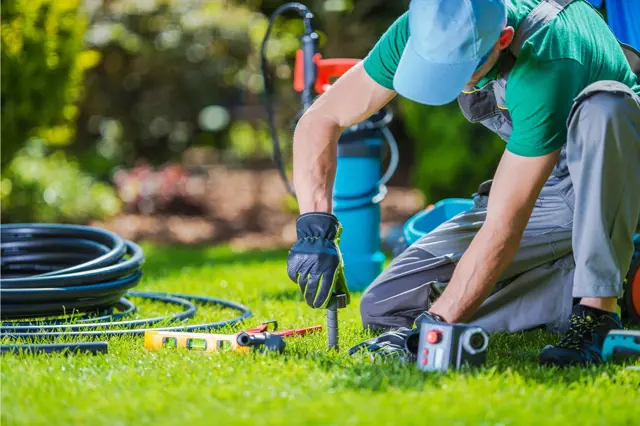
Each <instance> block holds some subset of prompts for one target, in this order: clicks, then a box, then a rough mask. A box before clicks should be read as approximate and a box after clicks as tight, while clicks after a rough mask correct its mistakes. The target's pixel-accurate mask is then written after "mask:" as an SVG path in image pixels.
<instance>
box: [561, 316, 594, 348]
mask: <svg viewBox="0 0 640 426" xmlns="http://www.w3.org/2000/svg"><path fill="white" fill-rule="evenodd" d="M569 322H570V325H569V330H567V333H566V334H565V335H564V337H563V338H562V340H561V341H560V344H559V345H558V346H561V347H564V348H567V349H576V350H580V348H581V346H582V345H583V343H584V341H585V339H586V337H587V336H588V335H591V333H593V331H594V330H595V328H596V326H597V321H596V320H595V319H594V318H593V317H592V316H591V315H587V316H582V315H571V318H570V320H569Z"/></svg>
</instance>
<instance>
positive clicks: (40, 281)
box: [0, 224, 252, 353]
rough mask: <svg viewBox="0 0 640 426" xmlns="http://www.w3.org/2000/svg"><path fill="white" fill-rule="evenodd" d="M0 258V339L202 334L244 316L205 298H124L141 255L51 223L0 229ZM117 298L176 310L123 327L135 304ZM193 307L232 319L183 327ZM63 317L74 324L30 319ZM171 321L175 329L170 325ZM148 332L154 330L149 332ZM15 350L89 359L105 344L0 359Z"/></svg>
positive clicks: (133, 247) (104, 234)
mask: <svg viewBox="0 0 640 426" xmlns="http://www.w3.org/2000/svg"><path fill="white" fill-rule="evenodd" d="M0 252H1V274H2V278H0V301H1V306H0V309H1V310H0V314H1V316H2V320H3V321H2V322H1V324H0V337H2V338H22V339H51V338H57V337H62V336H72V337H94V338H95V337H110V336H123V335H143V334H144V332H145V331H148V330H168V331H169V330H170V331H209V330H213V329H218V328H222V327H227V326H231V325H234V324H237V323H239V322H242V321H244V320H245V319H247V318H249V317H251V315H252V314H251V311H250V310H249V308H247V307H246V306H243V305H241V304H238V303H235V302H230V301H226V300H221V299H217V298H212V297H205V296H192V295H185V294H166V293H151V292H134V291H128V290H129V289H130V288H132V287H134V286H136V285H137V284H138V282H139V281H140V278H141V277H142V265H143V263H144V254H143V252H142V249H141V248H140V247H139V246H138V245H137V244H135V243H133V242H131V241H125V240H123V239H122V238H121V237H120V236H118V235H116V234H114V233H112V232H109V231H106V230H102V229H97V228H92V227H87V226H76V225H58V224H24V225H23V224H20V225H0ZM124 296H128V297H137V298H143V299H149V300H154V301H159V302H163V303H169V304H173V305H177V306H179V307H181V308H182V309H183V310H182V312H180V313H177V314H174V315H170V316H162V317H156V318H149V319H139V320H123V318H126V317H127V316H129V315H132V314H133V313H135V312H136V305H135V304H134V303H133V302H131V301H129V300H128V299H127V298H125V297H124ZM199 305H212V306H220V307H224V308H229V309H233V310H236V311H237V312H239V315H238V316H236V317H234V318H231V319H226V320H221V321H215V322H210V323H205V324H192V325H185V324H184V321H186V320H188V319H190V318H193V317H194V316H195V314H196V312H197V309H198V306H199ZM114 308H115V310H114ZM71 313H72V314H73V315H74V319H75V320H76V323H73V324H71V323H68V321H67V320H66V319H48V318H47V319H38V318H46V317H52V316H59V315H68V314H71ZM25 318H29V320H24V319H25ZM34 318H35V319H34ZM5 320H9V321H5ZM177 322H179V323H181V324H180V325H173V326H171V324H174V323H177ZM156 325H162V326H161V327H159V328H153V327H154V326H156ZM93 343H95V344H93ZM98 343H99V344H98ZM21 350H24V351H33V352H52V351H62V350H70V351H77V350H80V351H88V352H92V353H97V352H103V351H105V350H106V342H92V343H87V344H84V343H64V344H53V345H44V344H31V345H2V346H0V352H2V353H4V352H14V353H15V352H19V351H21Z"/></svg>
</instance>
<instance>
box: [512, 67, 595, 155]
mask: <svg viewBox="0 0 640 426" xmlns="http://www.w3.org/2000/svg"><path fill="white" fill-rule="evenodd" d="M514 71H515V70H514ZM515 74H516V75H512V76H509V83H508V86H507V87H508V88H507V94H506V101H507V106H508V107H509V113H510V114H511V120H512V122H513V131H512V133H511V137H510V138H509V141H508V142H507V150H508V151H509V152H512V153H514V154H516V155H521V156H525V157H540V156H543V155H546V154H549V153H551V152H553V151H555V150H557V149H558V148H560V147H562V145H564V143H565V142H566V140H567V124H566V122H567V117H568V116H569V112H570V111H571V107H572V105H573V101H574V99H575V98H576V96H578V94H579V93H580V91H581V89H582V88H583V87H584V85H585V81H586V79H587V73H586V70H585V69H584V68H583V66H582V65H581V64H580V63H578V62H577V61H575V60H572V59H558V60H553V61H545V62H539V63H535V64H531V66H527V67H526V70H524V71H523V73H522V74H518V73H517V72H516V73H515Z"/></svg>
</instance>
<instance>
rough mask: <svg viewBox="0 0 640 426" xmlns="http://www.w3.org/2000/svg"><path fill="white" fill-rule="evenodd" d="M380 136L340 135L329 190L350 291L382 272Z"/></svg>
mask: <svg viewBox="0 0 640 426" xmlns="http://www.w3.org/2000/svg"><path fill="white" fill-rule="evenodd" d="M382 145H383V139H382V136H381V135H380V133H379V132H376V131H374V130H357V131H355V132H347V133H345V134H343V135H342V137H341V138H340V141H339V143H338V166H337V171H336V179H335V183H334V192H333V194H334V195H333V203H334V204H333V206H334V208H333V211H334V214H335V215H336V216H337V217H338V220H339V221H340V223H341V224H342V228H343V230H342V235H341V238H340V251H341V252H342V257H343V260H344V265H345V275H346V278H347V285H348V287H349V290H350V291H354V292H360V291H363V290H365V289H366V288H367V287H368V286H369V285H370V284H371V283H372V282H373V280H374V279H375V278H376V277H377V276H378V275H379V274H380V273H381V272H382V267H383V264H384V261H385V255H384V254H383V253H382V250H381V239H380V201H382V199H383V198H384V195H385V193H386V189H385V187H384V186H383V185H380V184H379V182H380V178H381V173H382V172H381V168H382Z"/></svg>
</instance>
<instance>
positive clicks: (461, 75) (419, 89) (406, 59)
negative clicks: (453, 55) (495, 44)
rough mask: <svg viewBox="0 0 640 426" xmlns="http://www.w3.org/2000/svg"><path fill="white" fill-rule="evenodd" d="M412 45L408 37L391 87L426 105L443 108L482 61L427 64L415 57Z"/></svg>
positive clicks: (420, 57) (421, 58)
mask: <svg viewBox="0 0 640 426" xmlns="http://www.w3.org/2000/svg"><path fill="white" fill-rule="evenodd" d="M412 45H413V43H412V42H411V37H409V40H408V42H407V45H406V47H405V49H404V52H403V54H402V58H401V59H400V63H399V64H398V69H397V70H396V74H395V76H394V78H393V87H394V90H395V91H396V92H398V94H400V95H401V96H403V97H405V98H407V99H411V100H412V101H415V102H418V103H421V104H425V105H445V104H448V103H450V102H452V101H453V100H455V99H456V98H457V97H458V95H459V94H460V92H461V91H462V90H463V89H464V88H465V86H466V85H467V84H468V83H469V80H471V77H472V76H473V73H474V72H475V70H476V67H477V66H478V64H479V63H480V61H481V59H478V60H474V61H470V62H462V63H457V64H439V63H434V62H429V61H427V60H426V59H424V58H423V57H422V56H420V55H418V54H417V53H416V51H415V50H414V49H413V47H412Z"/></svg>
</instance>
